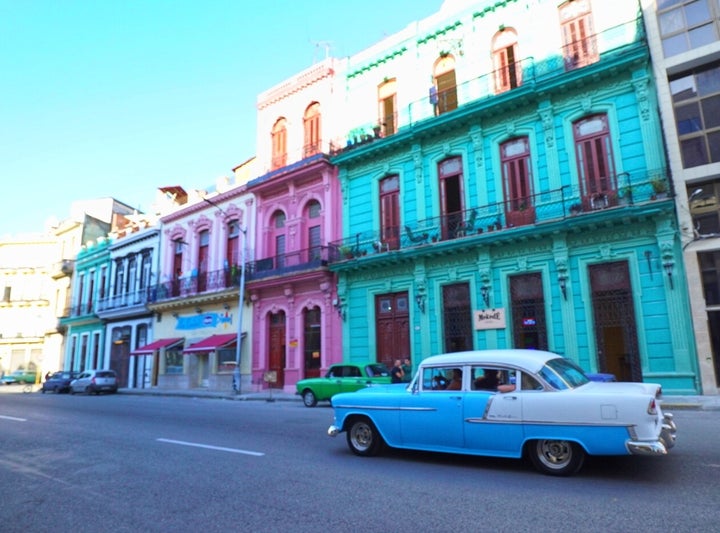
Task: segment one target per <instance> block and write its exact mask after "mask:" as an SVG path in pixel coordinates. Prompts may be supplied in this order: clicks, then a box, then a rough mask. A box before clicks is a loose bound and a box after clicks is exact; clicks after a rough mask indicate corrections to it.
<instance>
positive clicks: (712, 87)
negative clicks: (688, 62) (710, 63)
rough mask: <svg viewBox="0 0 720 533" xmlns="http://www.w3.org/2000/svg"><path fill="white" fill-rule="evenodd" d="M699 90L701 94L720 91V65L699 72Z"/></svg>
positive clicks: (705, 94)
mask: <svg viewBox="0 0 720 533" xmlns="http://www.w3.org/2000/svg"><path fill="white" fill-rule="evenodd" d="M696 78H697V92H698V94H699V95H700V96H707V95H708V94H715V93H720V67H715V68H712V69H710V70H706V71H704V72H698V73H697V76H696Z"/></svg>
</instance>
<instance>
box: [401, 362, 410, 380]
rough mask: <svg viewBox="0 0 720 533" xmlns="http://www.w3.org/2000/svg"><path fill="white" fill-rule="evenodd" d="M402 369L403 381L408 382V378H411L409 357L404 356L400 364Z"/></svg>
mask: <svg viewBox="0 0 720 533" xmlns="http://www.w3.org/2000/svg"><path fill="white" fill-rule="evenodd" d="M402 369H403V374H404V375H403V382H405V383H410V380H411V379H412V364H411V363H410V358H409V357H406V358H405V360H404V361H403V364H402Z"/></svg>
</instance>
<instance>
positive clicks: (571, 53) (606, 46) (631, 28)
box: [329, 18, 647, 155]
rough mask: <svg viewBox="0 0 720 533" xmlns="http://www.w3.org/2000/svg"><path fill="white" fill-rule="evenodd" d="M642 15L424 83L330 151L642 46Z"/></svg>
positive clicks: (528, 89) (493, 101)
mask: <svg viewBox="0 0 720 533" xmlns="http://www.w3.org/2000/svg"><path fill="white" fill-rule="evenodd" d="M646 47H647V45H646V44H645V42H644V30H643V25H642V19H640V18H638V19H633V20H630V21H628V22H625V23H623V24H619V25H617V26H614V27H612V28H609V29H607V30H605V31H603V32H599V33H596V34H593V35H590V36H588V37H586V38H585V39H582V40H580V41H577V42H574V43H571V44H569V45H567V46H564V47H563V48H562V49H560V50H558V53H557V55H554V56H550V57H547V58H543V59H540V60H537V59H535V58H534V57H528V58H525V59H522V60H520V61H517V62H515V63H513V64H512V65H509V66H508V67H506V68H505V69H500V70H495V71H491V72H488V73H485V74H482V75H480V76H478V77H477V78H473V79H471V80H468V81H466V82H463V83H460V84H458V85H457V86H455V87H452V88H450V89H447V90H444V91H440V92H438V91H436V90H434V87H430V88H429V90H428V95H427V96H426V97H424V98H422V99H420V100H415V101H413V102H411V103H410V104H409V105H407V106H406V107H405V108H403V109H399V110H398V112H397V113H395V114H394V115H393V116H391V117H385V118H384V119H382V120H380V121H378V119H377V118H372V119H371V120H368V121H366V122H363V123H360V124H357V125H355V126H353V127H352V128H351V129H350V130H349V131H348V133H347V134H346V135H345V136H344V137H341V138H336V139H334V140H333V141H332V142H331V143H330V152H329V153H330V155H338V154H341V153H344V152H346V151H348V150H352V149H354V148H357V147H358V146H363V145H367V144H368V143H372V142H375V141H378V140H381V139H384V138H386V137H390V136H392V135H393V134H395V133H402V132H403V131H404V130H407V129H408V128H410V127H412V126H415V125H417V124H418V123H421V122H423V121H425V120H426V119H429V118H435V117H438V116H440V115H444V114H446V113H449V112H451V111H454V110H455V109H460V108H463V107H466V106H469V105H471V104H472V105H487V106H490V105H493V106H494V105H497V103H498V102H499V99H500V98H501V97H505V98H511V99H512V98H515V97H516V96H517V97H519V96H520V93H528V94H534V93H535V91H536V90H537V88H538V86H539V85H540V84H548V85H550V84H552V83H557V82H559V81H561V80H562V79H563V78H565V77H568V76H571V75H572V73H573V72H574V71H577V70H579V69H581V68H583V67H588V66H591V65H593V64H598V63H600V64H602V63H605V62H609V61H610V60H612V59H613V58H622V57H623V56H625V57H627V54H628V52H629V51H630V50H632V49H641V48H646Z"/></svg>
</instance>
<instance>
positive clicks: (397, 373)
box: [390, 359, 405, 383]
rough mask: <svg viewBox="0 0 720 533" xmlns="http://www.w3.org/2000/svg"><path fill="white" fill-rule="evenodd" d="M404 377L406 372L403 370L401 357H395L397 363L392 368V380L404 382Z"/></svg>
mask: <svg viewBox="0 0 720 533" xmlns="http://www.w3.org/2000/svg"><path fill="white" fill-rule="evenodd" d="M404 377H405V372H403V367H402V362H401V361H400V359H395V365H393V367H392V370H390V378H391V381H392V383H402V382H403V378H404Z"/></svg>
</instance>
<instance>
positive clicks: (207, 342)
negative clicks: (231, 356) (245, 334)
mask: <svg viewBox="0 0 720 533" xmlns="http://www.w3.org/2000/svg"><path fill="white" fill-rule="evenodd" d="M235 342H237V333H226V334H223V335H212V336H210V337H208V338H206V339H203V340H201V341H199V342H196V343H195V344H191V345H190V346H189V347H187V348H185V349H184V350H183V353H186V354H187V353H207V352H212V351H214V350H217V349H218V348H226V347H228V346H230V345H231V344H235Z"/></svg>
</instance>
